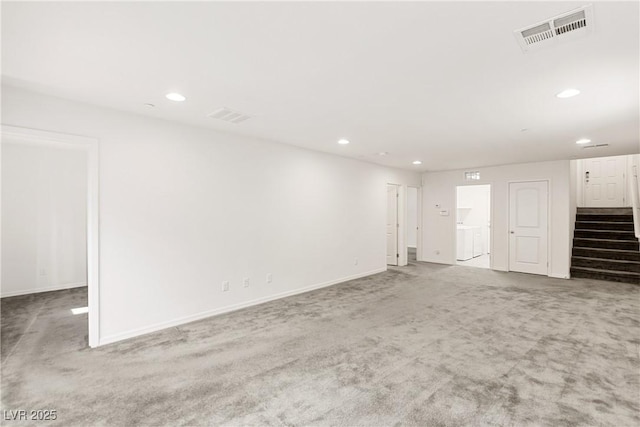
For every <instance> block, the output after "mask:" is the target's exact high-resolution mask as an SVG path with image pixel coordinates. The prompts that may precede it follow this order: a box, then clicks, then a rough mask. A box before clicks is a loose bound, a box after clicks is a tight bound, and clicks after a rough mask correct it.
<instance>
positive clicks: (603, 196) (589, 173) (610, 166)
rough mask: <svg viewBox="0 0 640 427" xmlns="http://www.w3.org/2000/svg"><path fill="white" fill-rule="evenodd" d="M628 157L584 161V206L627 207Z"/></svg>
mask: <svg viewBox="0 0 640 427" xmlns="http://www.w3.org/2000/svg"><path fill="white" fill-rule="evenodd" d="M626 167H627V158H626V157H603V158H597V159H585V160H584V173H583V183H584V206H585V207H589V208H615V207H622V206H625V203H624V202H625V200H624V171H625V169H626Z"/></svg>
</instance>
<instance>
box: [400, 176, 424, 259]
mask: <svg viewBox="0 0 640 427" xmlns="http://www.w3.org/2000/svg"><path fill="white" fill-rule="evenodd" d="M409 188H415V189H416V193H417V197H416V203H417V208H418V209H417V212H416V215H418V217H417V218H416V225H417V227H418V230H417V233H418V234H417V236H416V260H417V261H421V260H422V186H414V185H407V200H406V202H405V203H406V204H407V209H406V213H407V215H409V209H408V202H409V197H408V192H409ZM405 223H406V224H408V223H409V221H408V220H406V221H405ZM406 231H407V233H408V232H409V229H408V228H407V230H406ZM408 241H409V236H408V235H407V237H406V238H405V242H408ZM408 250H409V246H408V244H405V250H404V251H405V253H407V252H408ZM405 256H406V255H405ZM407 258H408V256H407ZM408 263H409V260H408V259H407V264H408Z"/></svg>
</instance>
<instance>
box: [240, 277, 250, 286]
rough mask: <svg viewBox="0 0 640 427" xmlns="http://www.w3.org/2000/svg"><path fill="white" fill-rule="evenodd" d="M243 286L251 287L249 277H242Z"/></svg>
mask: <svg viewBox="0 0 640 427" xmlns="http://www.w3.org/2000/svg"><path fill="white" fill-rule="evenodd" d="M242 286H244V287H245V288H248V287H249V278H248V277H245V278H244V279H242Z"/></svg>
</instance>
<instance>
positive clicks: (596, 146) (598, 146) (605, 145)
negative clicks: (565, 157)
mask: <svg viewBox="0 0 640 427" xmlns="http://www.w3.org/2000/svg"><path fill="white" fill-rule="evenodd" d="M608 146H609V144H595V145H585V146H584V147H582V149H583V150H584V149H587V148H604V147H608Z"/></svg>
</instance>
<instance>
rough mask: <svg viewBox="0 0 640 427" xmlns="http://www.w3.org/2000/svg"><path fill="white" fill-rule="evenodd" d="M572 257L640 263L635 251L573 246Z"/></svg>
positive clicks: (638, 255)
mask: <svg viewBox="0 0 640 427" xmlns="http://www.w3.org/2000/svg"><path fill="white" fill-rule="evenodd" d="M572 255H573V256H577V257H584V258H599V259H617V260H626V261H636V262H640V251H637V250H635V251H634V250H624V249H609V248H593V247H578V246H574V247H573V251H572Z"/></svg>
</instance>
